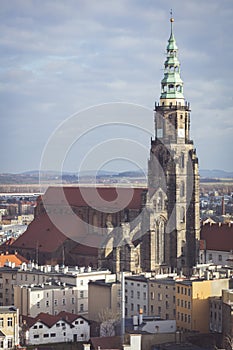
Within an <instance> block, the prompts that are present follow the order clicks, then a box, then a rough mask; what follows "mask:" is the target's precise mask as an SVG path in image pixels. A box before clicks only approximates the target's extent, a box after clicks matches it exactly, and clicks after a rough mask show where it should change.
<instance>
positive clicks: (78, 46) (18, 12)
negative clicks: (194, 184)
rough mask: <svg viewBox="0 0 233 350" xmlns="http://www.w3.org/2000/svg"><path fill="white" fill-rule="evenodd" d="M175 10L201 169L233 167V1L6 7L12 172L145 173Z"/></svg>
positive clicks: (15, 0) (0, 166) (0, 39)
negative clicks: (155, 104) (154, 114)
mask: <svg viewBox="0 0 233 350" xmlns="http://www.w3.org/2000/svg"><path fill="white" fill-rule="evenodd" d="M171 6H172V11H173V17H174V19H175V22H174V34H175V37H176V41H177V45H178V48H179V60H180V63H181V77H182V79H183V81H184V95H185V99H186V100H187V101H189V102H190V104H191V109H192V112H191V136H192V139H193V140H194V145H195V147H196V149H197V155H198V158H199V164H200V168H202V169H222V170H226V171H233V157H232V154H231V153H232V152H231V151H232V148H233V147H232V146H233V137H232V135H233V93H232V91H233V73H232V72H233V69H232V62H233V46H232V34H233V31H232V18H233V2H232V0H221V1H219V0H206V1H203V0H190V1H186V0H173V1H172V2H171V1H170V2H169V1H167V0H156V1H155V0H153V1H152V0H143V1H141V0H111V1H110V0H68V1H67V0H56V1H54V0H46V1H41V0H11V1H4V0H1V2H0V16H1V18H0V33H1V35H0V51H1V52H0V113H1V118H0V130H1V137H0V149H1V152H0V172H5V173H6V172H11V173H19V172H24V171H30V170H35V169H40V168H44V169H48V168H49V169H50V170H52V169H53V170H56V169H59V168H60V167H62V169H63V170H66V171H74V172H76V171H79V170H80V169H81V170H90V169H96V168H98V169H106V170H113V171H115V170H119V171H124V170H127V169H145V168H146V166H147V160H148V158H149V147H150V138H151V137H153V135H154V125H153V118H154V116H153V108H154V103H155V101H158V100H159V97H160V82H161V79H162V78H163V64H164V61H165V58H166V46H167V40H168V38H169V35H170V22H169V18H170V10H171Z"/></svg>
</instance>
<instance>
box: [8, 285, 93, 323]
mask: <svg viewBox="0 0 233 350" xmlns="http://www.w3.org/2000/svg"><path fill="white" fill-rule="evenodd" d="M85 299H86V302H85V303H84V300H85ZM14 305H15V306H17V308H18V309H19V312H20V315H25V316H31V317H36V316H37V315H38V314H39V313H41V312H44V313H49V314H51V315H57V314H59V312H61V311H64V310H66V311H67V312H70V313H73V314H77V313H79V314H80V315H84V314H87V312H88V309H87V305H88V304H87V294H85V295H84V294H83V293H81V292H80V291H79V290H78V288H77V287H75V286H71V285H66V284H65V283H64V284H60V285H59V284H50V283H48V284H46V283H45V284H41V285H27V286H24V285H21V286H14Z"/></svg>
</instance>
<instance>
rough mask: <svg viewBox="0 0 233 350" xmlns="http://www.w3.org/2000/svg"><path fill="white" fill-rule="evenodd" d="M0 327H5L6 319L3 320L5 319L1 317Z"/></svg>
mask: <svg viewBox="0 0 233 350" xmlns="http://www.w3.org/2000/svg"><path fill="white" fill-rule="evenodd" d="M0 327H4V319H3V317H0Z"/></svg>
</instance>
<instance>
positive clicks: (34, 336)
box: [33, 334, 45, 339]
mask: <svg viewBox="0 0 233 350" xmlns="http://www.w3.org/2000/svg"><path fill="white" fill-rule="evenodd" d="M44 336H45V334H44ZM33 338H34V339H36V338H39V334H34V335H33Z"/></svg>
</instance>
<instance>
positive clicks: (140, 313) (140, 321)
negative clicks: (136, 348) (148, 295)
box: [138, 309, 143, 325]
mask: <svg viewBox="0 0 233 350" xmlns="http://www.w3.org/2000/svg"><path fill="white" fill-rule="evenodd" d="M142 322H143V310H142V309H140V310H139V318H138V324H139V325H141V324H142Z"/></svg>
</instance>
